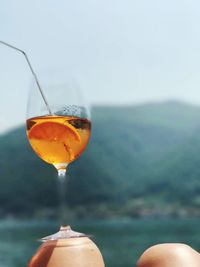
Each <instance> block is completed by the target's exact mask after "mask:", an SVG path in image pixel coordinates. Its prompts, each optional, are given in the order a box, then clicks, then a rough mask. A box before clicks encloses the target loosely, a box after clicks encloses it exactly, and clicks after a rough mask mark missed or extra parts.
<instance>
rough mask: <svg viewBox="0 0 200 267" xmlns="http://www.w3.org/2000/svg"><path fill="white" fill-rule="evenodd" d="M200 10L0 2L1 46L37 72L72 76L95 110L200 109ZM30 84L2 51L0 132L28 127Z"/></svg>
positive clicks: (185, 5)
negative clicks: (157, 105)
mask: <svg viewBox="0 0 200 267" xmlns="http://www.w3.org/2000/svg"><path fill="white" fill-rule="evenodd" d="M199 10H200V2H199V1H197V0H196V1H195V0H167V1H161V0H151V1H149V0H137V1H136V0H123V1H122V0H120V1H118V0H84V1H83V0H73V1H68V0H58V1H55V0H42V1H41V0H34V1H32V0H15V1H13V0H0V39H1V40H4V41H7V42H10V43H11V44H14V45H16V46H18V47H20V48H22V49H24V50H25V51H26V52H27V53H28V55H29V56H30V59H31V62H32V64H33V66H34V68H35V70H36V72H40V71H45V70H46V71H47V72H48V70H49V69H52V68H54V69H56V68H59V69H63V70H65V69H66V70H67V69H68V68H70V70H71V71H72V72H73V74H74V76H76V77H77V80H79V83H80V85H81V86H82V88H83V89H84V91H85V94H86V96H87V99H88V101H89V102H90V103H92V104H95V103H98V104H101V103H103V104H109V103H112V104H125V103H138V102H146V101H152V100H160V99H169V98H170V99H171V98H176V99H182V100H185V101H189V102H193V103H198V104H200V16H199ZM30 78H31V75H30V72H29V69H28V67H27V65H26V62H25V61H24V59H23V57H22V56H21V55H20V54H17V53H16V52H15V51H12V50H10V49H8V48H6V47H3V46H0V88H1V98H0V106H1V116H0V129H2V128H5V127H7V126H9V125H15V124H18V123H19V122H22V121H24V120H25V109H26V101H27V93H28V90H29V88H30Z"/></svg>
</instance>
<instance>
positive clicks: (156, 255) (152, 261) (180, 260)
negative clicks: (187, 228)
mask: <svg viewBox="0 0 200 267" xmlns="http://www.w3.org/2000/svg"><path fill="white" fill-rule="evenodd" d="M180 266H181V267H188V266H190V267H199V266H200V254H199V253H198V252H196V251H195V250H194V249H192V248H191V247H189V246H188V245H185V244H160V245H155V246H153V247H150V248H149V249H147V250H146V251H145V252H144V253H143V254H142V256H141V257H140V259H139V261H138V263H137V267H180Z"/></svg>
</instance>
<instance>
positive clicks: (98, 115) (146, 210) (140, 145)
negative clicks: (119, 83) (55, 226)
mask: <svg viewBox="0 0 200 267" xmlns="http://www.w3.org/2000/svg"><path fill="white" fill-rule="evenodd" d="M92 115H93V116H92V121H93V129H92V138H91V142H90V144H89V146H88V149H87V151H85V152H84V153H83V155H82V156H81V157H80V158H79V159H78V160H77V161H76V162H74V163H73V164H71V166H69V181H68V186H67V191H66V196H67V201H68V203H69V205H70V207H71V210H72V211H73V213H74V215H76V216H126V215H128V216H155V215H156V216H161V215H162V216H165V215H174V216H175V215H176V216H179V215H185V216H186V215H191V214H192V215H198V214H199V205H200V175H199V174H200V164H199V163H200V157H199V154H200V137H199V134H198V133H199V132H200V119H199V118H200V107H197V106H191V105H188V104H184V103H180V102H175V101H169V102H163V103H151V104H144V105H138V106H128V107H127V106H125V107H94V108H93V109H92ZM0 148H1V149H0V184H1V186H0V215H1V216H4V215H7V214H10V215H26V216H27V215H32V216H33V215H34V216H42V215H45V216H47V215H48V216H53V214H54V213H55V210H56V207H57V205H58V197H57V190H56V187H57V182H56V171H55V169H54V168H53V167H52V166H50V165H48V164H46V163H44V162H43V161H41V160H40V159H39V158H38V157H37V156H36V155H35V154H34V153H33V152H32V150H31V148H30V146H29V144H28V142H27V139H26V135H25V129H24V127H20V128H18V129H15V130H13V131H11V132H9V133H7V134H5V135H2V136H0Z"/></svg>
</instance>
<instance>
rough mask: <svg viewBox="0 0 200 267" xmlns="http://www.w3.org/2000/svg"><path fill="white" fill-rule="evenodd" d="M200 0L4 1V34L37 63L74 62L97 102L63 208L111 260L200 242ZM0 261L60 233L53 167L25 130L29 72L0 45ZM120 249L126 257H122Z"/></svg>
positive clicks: (118, 263) (127, 260)
mask: <svg viewBox="0 0 200 267" xmlns="http://www.w3.org/2000/svg"><path fill="white" fill-rule="evenodd" d="M199 8H200V3H199V2H198V1H197V0H185V1H183V0H182V1H180V0H177V1H172V0H168V1H157V0H152V1H147V0H141V1H135V0H134V1H133V0H124V1H118V0H115V1H114V0H109V1H106V0H101V1H99V0H96V1H92V0H86V1H80V0H75V1H64V0H59V1H57V2H55V1H52V0H48V1H47V0H43V1H39V0H35V1H25V0H17V1H11V0H6V1H4V0H0V40H3V41H5V42H8V43H11V44H13V45H15V46H17V47H19V48H21V49H24V50H25V51H26V52H27V54H28V56H29V58H30V60H31V62H32V65H33V67H34V69H35V71H36V73H40V72H43V71H44V72H48V71H49V72H50V71H51V70H57V71H58V70H61V71H65V70H70V72H71V73H73V75H74V77H76V78H77V80H78V81H79V84H80V86H81V88H82V90H83V92H84V96H85V98H86V99H87V101H88V102H89V104H90V106H91V113H92V124H93V127H92V138H91V141H90V144H89V146H88V148H87V150H86V151H85V152H84V153H83V155H82V156H81V157H80V158H79V159H78V160H76V162H74V163H73V164H71V166H70V167H69V182H68V186H67V189H66V197H67V203H68V205H69V210H68V216H69V220H70V222H71V225H72V227H73V228H75V229H76V230H79V231H82V232H85V233H91V234H93V235H94V240H95V242H96V243H97V245H98V246H99V248H100V249H101V251H102V253H103V256H104V259H105V263H106V266H108V267H114V266H115V267H122V266H127V267H129V266H135V264H136V261H137V258H138V257H139V255H141V253H142V252H143V251H144V250H145V249H146V248H147V247H149V246H151V245H153V244H156V243H161V242H185V243H188V244H189V245H191V246H193V247H194V248H195V249H197V250H198V249H199V248H200V235H199V216H200V156H199V155H200V91H199V86H200V75H199V73H200V52H199V47H200V27H199V24H200V17H199V12H198V10H199ZM0 59H1V60H0V73H1V75H0V90H1V97H0V107H1V112H0V133H1V134H0V236H1V238H0V262H1V264H2V265H1V266H2V267H19V266H25V265H26V263H27V262H28V260H29V259H30V257H31V255H33V253H34V252H35V249H36V247H38V245H39V243H37V242H36V240H37V239H38V238H40V237H42V236H46V235H48V234H50V233H52V232H55V231H57V228H58V223H57V221H56V214H57V207H58V197H57V191H56V171H55V169H54V168H53V167H52V166H50V165H48V164H46V163H44V162H43V161H41V160H40V159H39V158H38V157H37V156H36V155H35V154H34V153H33V151H32V150H31V148H30V145H29V144H28V141H27V139H26V133H25V127H24V123H25V119H26V104H27V96H28V92H29V89H30V84H31V79H32V77H31V74H30V71H29V69H28V66H27V63H26V62H25V60H24V58H23V56H22V55H21V54H19V53H17V52H16V51H13V50H11V49H9V48H7V47H5V46H2V45H1V46H0ZM119 256H120V257H119Z"/></svg>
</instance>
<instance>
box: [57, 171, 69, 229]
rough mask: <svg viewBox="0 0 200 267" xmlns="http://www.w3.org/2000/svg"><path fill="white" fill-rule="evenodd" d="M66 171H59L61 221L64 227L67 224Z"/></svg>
mask: <svg viewBox="0 0 200 267" xmlns="http://www.w3.org/2000/svg"><path fill="white" fill-rule="evenodd" d="M66 182H67V177H66V169H60V170H58V194H59V202H60V204H59V205H60V206H59V220H60V223H61V225H62V226H64V225H65V224H66V212H67V211H66V209H67V205H66V197H65V193H66Z"/></svg>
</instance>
